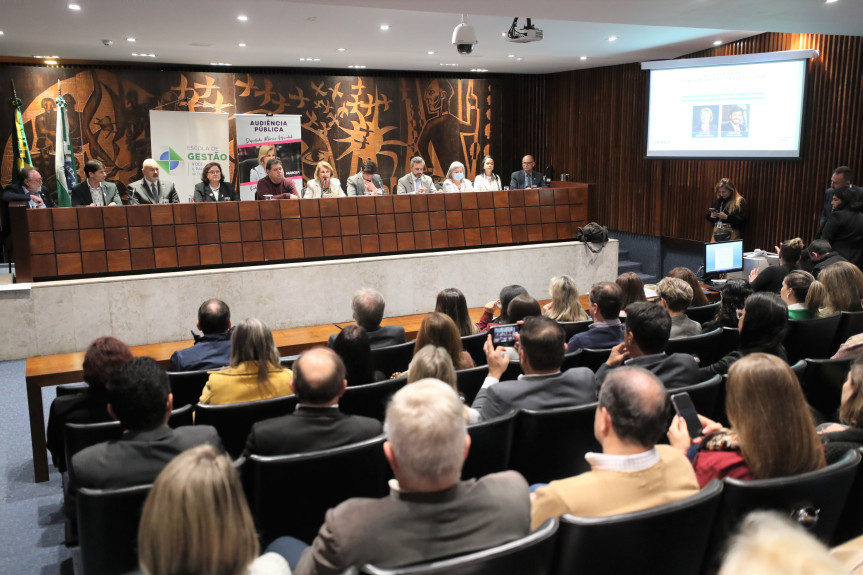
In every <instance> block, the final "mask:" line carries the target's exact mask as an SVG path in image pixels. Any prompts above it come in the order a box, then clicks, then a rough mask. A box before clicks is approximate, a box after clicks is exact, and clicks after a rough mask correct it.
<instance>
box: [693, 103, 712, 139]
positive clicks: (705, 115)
mask: <svg viewBox="0 0 863 575" xmlns="http://www.w3.org/2000/svg"><path fill="white" fill-rule="evenodd" d="M718 119H719V106H693V107H692V137H693V138H715V137H717V136H718V135H719V124H718V123H717V122H718Z"/></svg>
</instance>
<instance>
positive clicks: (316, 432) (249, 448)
mask: <svg viewBox="0 0 863 575" xmlns="http://www.w3.org/2000/svg"><path fill="white" fill-rule="evenodd" d="M293 370H294V378H293V380H292V381H291V387H292V388H293V390H294V393H295V394H296V395H297V399H298V400H299V402H300V403H299V405H298V406H297V409H296V410H295V411H294V412H293V413H291V414H288V415H283V416H282V417H274V418H273V419H267V420H265V421H260V422H258V423H256V424H254V425H253V426H252V431H251V433H249V438H248V440H247V441H246V451H245V453H244V455H250V454H258V455H290V454H292V453H308V452H310V451H320V450H322V449H331V448H333V447H340V446H342V445H349V444H351V443H357V442H359V441H363V440H365V439H370V438H372V437H375V436H377V435H380V434H381V433H383V426H382V425H381V422H380V421H378V420H377V419H372V418H371V417H363V416H360V415H346V414H344V413H342V412H341V411H339V398H340V397H341V396H342V394H343V393H344V392H345V388H346V387H347V385H348V380H347V379H345V375H346V374H345V364H344V363H343V362H342V360H341V358H340V357H339V356H338V355H336V353H335V352H334V351H333V350H331V349H325V348H316V349H312V350H309V351H307V352H306V353H304V354H302V355H301V356H300V357H299V358H298V359H297V361H295V362H294V367H293Z"/></svg>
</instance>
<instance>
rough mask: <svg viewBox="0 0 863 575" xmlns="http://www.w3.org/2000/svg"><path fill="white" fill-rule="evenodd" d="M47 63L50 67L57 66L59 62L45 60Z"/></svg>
mask: <svg viewBox="0 0 863 575" xmlns="http://www.w3.org/2000/svg"><path fill="white" fill-rule="evenodd" d="M45 63H46V64H48V65H49V66H56V65H57V60H45Z"/></svg>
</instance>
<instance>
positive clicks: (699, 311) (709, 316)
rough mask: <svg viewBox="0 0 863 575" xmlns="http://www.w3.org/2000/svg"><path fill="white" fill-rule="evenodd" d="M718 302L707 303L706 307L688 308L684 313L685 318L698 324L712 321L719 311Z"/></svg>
mask: <svg viewBox="0 0 863 575" xmlns="http://www.w3.org/2000/svg"><path fill="white" fill-rule="evenodd" d="M719 304H720V302H715V303H709V304H707V305H699V306H696V307H690V308H688V309H687V310H686V311H685V312H683V313H685V314H686V317H688V318H689V319H691V320H692V321H697V322H698V323H705V322H708V321H712V320H713V319H714V318H715V317H716V312H718V311H719Z"/></svg>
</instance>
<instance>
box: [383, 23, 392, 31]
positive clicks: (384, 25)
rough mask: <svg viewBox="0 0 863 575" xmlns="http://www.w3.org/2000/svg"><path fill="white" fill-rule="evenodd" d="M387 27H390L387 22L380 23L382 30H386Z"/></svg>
mask: <svg viewBox="0 0 863 575" xmlns="http://www.w3.org/2000/svg"><path fill="white" fill-rule="evenodd" d="M389 29H390V25H389V24H381V30H383V31H387V30H389Z"/></svg>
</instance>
